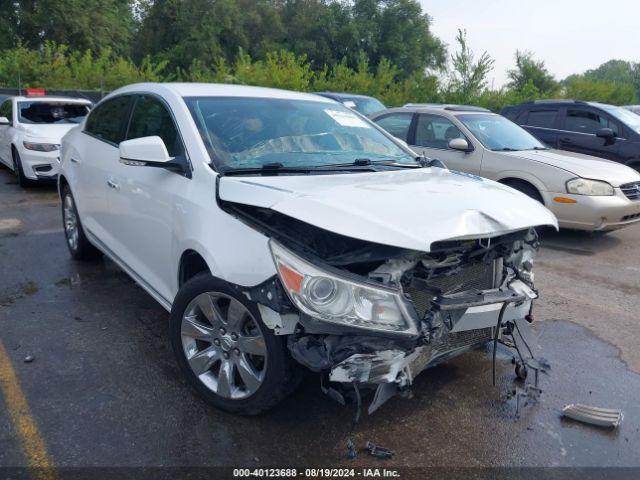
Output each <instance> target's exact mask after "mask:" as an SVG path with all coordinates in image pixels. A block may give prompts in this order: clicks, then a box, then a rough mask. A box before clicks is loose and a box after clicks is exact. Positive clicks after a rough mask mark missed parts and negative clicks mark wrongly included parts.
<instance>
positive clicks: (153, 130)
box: [108, 94, 190, 303]
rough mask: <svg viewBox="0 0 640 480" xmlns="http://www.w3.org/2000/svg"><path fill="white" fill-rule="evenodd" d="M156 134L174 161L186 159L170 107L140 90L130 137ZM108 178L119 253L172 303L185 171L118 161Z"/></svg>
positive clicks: (186, 187) (132, 119) (128, 138)
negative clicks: (177, 215)
mask: <svg viewBox="0 0 640 480" xmlns="http://www.w3.org/2000/svg"><path fill="white" fill-rule="evenodd" d="M149 136H158V137H160V138H162V140H163V141H164V143H165V145H166V147H167V151H168V152H169V155H170V156H171V157H175V159H176V160H178V161H180V160H182V161H184V162H186V163H188V161H187V158H186V151H185V146H184V143H183V141H182V137H181V135H180V132H179V131H178V127H177V124H176V122H175V120H174V117H173V115H172V113H171V110H170V108H169V106H168V105H167V104H166V103H165V102H164V101H163V100H162V99H161V98H160V97H157V96H154V95H150V94H144V95H138V96H137V98H136V101H135V104H134V107H133V111H132V114H131V121H130V123H129V128H128V132H127V135H126V139H127V140H131V139H134V138H141V137H149ZM111 173H112V174H111V176H110V181H111V182H112V183H113V184H114V185H115V188H112V189H110V190H109V193H108V195H109V208H110V209H111V211H112V220H113V224H112V225H111V226H110V230H111V231H112V232H113V234H114V236H115V239H114V241H115V243H116V244H117V249H118V250H117V251H118V255H119V257H120V258H121V259H122V261H124V263H126V264H127V265H128V266H129V267H130V268H131V269H132V270H133V271H135V272H136V273H137V274H138V275H139V276H140V277H141V278H142V279H143V280H144V281H145V282H146V283H147V284H148V285H149V286H150V287H151V288H152V289H153V290H155V291H156V292H157V293H158V294H159V295H160V296H161V297H162V298H163V299H165V300H166V301H168V302H169V303H171V302H170V300H169V299H171V298H173V293H172V292H173V287H172V285H173V284H174V283H175V279H174V278H173V276H172V275H173V273H172V272H173V270H172V268H173V266H174V265H173V262H171V261H170V259H171V258H173V257H172V246H173V223H174V222H173V218H174V212H175V209H182V208H183V206H182V205H183V200H182V199H181V197H180V195H181V193H182V192H185V191H186V190H187V189H188V188H189V186H190V183H189V182H190V180H189V179H188V178H186V177H185V176H183V175H181V174H178V173H175V172H170V171H168V170H165V169H163V168H155V167H145V166H130V165H124V164H122V163H119V162H116V165H115V167H114V170H113V171H112V172H111Z"/></svg>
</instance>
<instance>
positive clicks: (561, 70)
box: [419, 0, 640, 87]
mask: <svg viewBox="0 0 640 480" xmlns="http://www.w3.org/2000/svg"><path fill="white" fill-rule="evenodd" d="M419 1H420V3H421V4H422V8H423V10H424V11H425V12H426V13H428V14H429V15H430V16H431V17H432V18H433V25H432V29H433V32H434V33H435V35H436V36H438V38H440V39H441V40H442V41H444V42H445V43H447V44H448V45H449V46H450V47H452V48H451V49H453V48H455V36H456V33H457V29H458V28H466V29H467V40H468V41H469V45H470V47H471V49H472V50H473V51H474V53H475V54H476V57H477V56H479V55H480V54H481V53H482V52H483V51H485V50H486V51H487V52H489V54H490V55H491V57H492V58H493V59H494V60H495V64H494V70H493V72H492V73H491V74H490V78H492V80H493V81H494V82H495V84H494V86H495V87H499V86H501V85H503V84H504V83H505V82H506V71H507V69H509V68H512V67H513V65H514V63H515V62H514V54H515V51H516V50H517V49H519V50H530V51H532V52H533V53H534V56H535V58H536V59H538V60H544V62H545V65H546V66H547V68H548V69H549V71H550V72H551V73H552V74H554V75H555V76H556V79H558V80H560V79H563V78H564V77H566V76H568V75H570V74H572V73H582V72H584V71H585V70H588V69H590V68H595V67H597V66H598V65H600V64H601V63H604V62H606V61H607V60H611V59H613V58H615V59H621V60H629V61H635V62H640V0H617V1H615V2H611V3H609V2H608V1H602V0H582V1H580V0H512V1H508V0H419Z"/></svg>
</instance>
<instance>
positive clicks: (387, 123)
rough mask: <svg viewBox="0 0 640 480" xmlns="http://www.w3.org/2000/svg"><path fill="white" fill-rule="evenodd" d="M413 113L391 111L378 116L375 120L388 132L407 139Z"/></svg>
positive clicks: (401, 138)
mask: <svg viewBox="0 0 640 480" xmlns="http://www.w3.org/2000/svg"><path fill="white" fill-rule="evenodd" d="M412 118H413V113H410V112H407V113H390V114H389V115H385V116H384V117H381V118H378V119H377V120H376V121H375V122H376V123H377V124H378V125H380V126H381V127H382V128H384V129H385V130H386V131H387V132H389V133H390V134H391V135H393V136H394V137H396V138H399V139H400V140H404V141H405V142H406V141H407V137H408V136H409V127H410V126H411V119H412Z"/></svg>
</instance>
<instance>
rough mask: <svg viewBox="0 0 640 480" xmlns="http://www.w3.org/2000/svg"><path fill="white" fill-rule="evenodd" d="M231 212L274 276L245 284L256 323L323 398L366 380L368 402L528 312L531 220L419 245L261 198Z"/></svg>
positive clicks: (493, 336)
mask: <svg viewBox="0 0 640 480" xmlns="http://www.w3.org/2000/svg"><path fill="white" fill-rule="evenodd" d="M234 213H236V214H238V213H241V215H240V216H241V218H242V219H243V220H245V221H248V222H249V223H250V224H252V225H253V226H254V227H256V228H258V229H259V230H262V231H263V232H264V233H266V234H268V236H270V237H271V240H270V246H271V251H272V255H273V258H274V262H275V264H276V268H277V270H278V276H277V277H276V278H274V279H271V280H270V281H269V282H267V283H266V284H264V285H261V286H258V287H255V288H253V289H250V290H245V293H246V294H247V295H248V296H249V297H250V298H251V299H252V300H254V301H256V302H258V303H259V306H260V311H261V314H262V316H263V320H264V322H265V324H266V325H267V326H269V327H270V328H272V329H274V330H275V332H276V333H277V334H280V335H287V336H288V338H287V346H288V348H289V350H290V352H291V354H292V356H293V357H294V358H295V359H296V360H297V361H298V362H299V363H301V364H303V365H305V366H306V367H308V368H309V369H311V370H313V371H316V372H320V373H322V374H324V378H325V380H327V379H328V380H329V382H332V384H331V385H332V386H329V385H327V384H326V382H325V383H324V384H323V388H324V389H325V391H326V392H328V393H330V394H331V395H332V396H333V397H334V398H336V399H338V400H342V399H343V393H344V392H347V391H349V390H353V388H354V387H356V389H358V390H359V389H361V388H365V389H366V388H371V389H374V390H375V391H376V393H375V395H374V399H373V402H372V403H371V405H370V407H369V412H370V413H371V412H372V411H374V410H375V409H376V408H378V407H379V406H380V405H381V404H382V403H383V402H384V401H386V400H387V399H388V398H390V397H391V396H393V395H394V394H396V393H397V392H398V391H402V390H405V389H407V387H409V386H410V385H411V384H412V383H413V380H414V378H415V377H416V375H418V374H419V373H420V372H421V371H423V370H424V369H426V368H428V367H430V366H432V365H435V364H437V363H439V362H442V361H444V360H446V359H448V358H451V357H453V356H455V355H457V354H459V353H462V352H464V351H465V350H468V349H469V348H472V347H475V346H478V345H482V344H485V343H487V342H491V341H496V340H497V339H498V338H499V337H500V335H501V331H502V328H503V326H505V325H507V324H508V323H509V322H513V321H514V320H519V319H523V318H531V317H530V315H531V308H532V300H533V299H535V298H537V293H536V291H535V288H534V285H533V272H532V260H533V257H534V255H535V253H536V251H537V249H538V237H537V234H536V232H535V230H534V229H533V228H531V229H527V230H522V231H517V232H513V233H508V234H504V235H501V236H495V237H492V238H483V239H475V240H462V241H445V242H436V243H434V244H433V245H431V248H430V251H429V252H421V251H415V250H407V249H401V248H396V247H390V246H385V245H378V244H372V243H370V242H365V241H361V240H356V239H352V238H349V237H344V236H341V235H337V234H335V233H331V232H327V231H326V230H322V229H318V228H317V227H313V226H311V225H309V224H305V223H303V222H299V221H297V220H294V219H291V218H289V217H286V216H283V215H281V214H278V213H274V212H272V211H269V210H268V209H257V208H255V209H246V208H245V207H243V208H242V210H241V212H240V211H239V210H235V211H234ZM283 225H286V228H282V227H283ZM282 232H287V234H286V235H284V234H283V233H282ZM358 397H359V393H358Z"/></svg>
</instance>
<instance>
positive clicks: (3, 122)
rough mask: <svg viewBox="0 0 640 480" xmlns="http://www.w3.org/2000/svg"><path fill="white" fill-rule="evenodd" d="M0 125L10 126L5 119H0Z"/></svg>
mask: <svg viewBox="0 0 640 480" xmlns="http://www.w3.org/2000/svg"><path fill="white" fill-rule="evenodd" d="M0 125H11V122H10V121H9V119H8V118H7V117H0Z"/></svg>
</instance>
